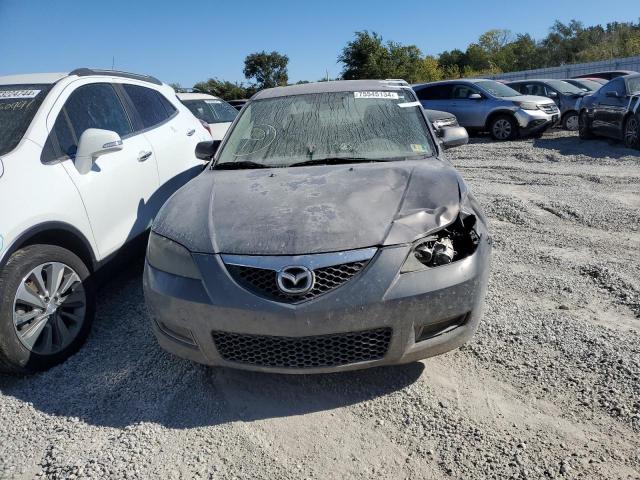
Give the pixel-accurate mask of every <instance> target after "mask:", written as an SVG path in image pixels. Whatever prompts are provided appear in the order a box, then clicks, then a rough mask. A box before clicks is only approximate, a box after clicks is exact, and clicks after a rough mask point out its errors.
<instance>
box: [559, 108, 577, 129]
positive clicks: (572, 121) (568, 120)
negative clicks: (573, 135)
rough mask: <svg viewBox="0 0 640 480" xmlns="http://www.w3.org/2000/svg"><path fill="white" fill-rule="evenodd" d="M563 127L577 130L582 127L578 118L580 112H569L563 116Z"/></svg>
mask: <svg viewBox="0 0 640 480" xmlns="http://www.w3.org/2000/svg"><path fill="white" fill-rule="evenodd" d="M562 128H564V129H565V130H569V131H570V132H575V131H577V130H579V129H580V121H579V119H578V112H569V113H567V114H566V115H565V116H564V117H562Z"/></svg>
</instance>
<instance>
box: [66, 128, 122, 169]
mask: <svg viewBox="0 0 640 480" xmlns="http://www.w3.org/2000/svg"><path fill="white" fill-rule="evenodd" d="M118 150H122V139H121V138H120V135H118V134H117V133H116V132H113V131H111V130H102V129H100V128H88V129H86V130H85V131H84V132H82V135H80V140H78V149H77V150H76V158H75V159H74V164H75V166H76V169H77V170H78V172H80V174H81V175H84V174H86V173H89V172H90V171H91V167H93V162H95V161H96V159H97V158H98V157H99V156H100V155H104V154H105V153H110V152H117V151H118Z"/></svg>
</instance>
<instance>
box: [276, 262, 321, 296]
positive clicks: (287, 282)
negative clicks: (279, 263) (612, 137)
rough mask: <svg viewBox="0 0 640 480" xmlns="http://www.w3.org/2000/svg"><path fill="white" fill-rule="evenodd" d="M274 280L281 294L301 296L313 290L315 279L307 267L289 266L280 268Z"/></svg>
mask: <svg viewBox="0 0 640 480" xmlns="http://www.w3.org/2000/svg"><path fill="white" fill-rule="evenodd" d="M276 280H277V283H278V288H279V289H280V291H281V292H283V293H288V294H290V295H302V294H304V293H307V292H309V291H310V290H311V289H312V288H313V284H314V283H315V281H316V277H315V275H314V274H313V272H312V271H311V270H309V269H308V268H307V267H302V266H291V267H284V268H282V269H281V270H280V271H279V272H278V275H277V277H276Z"/></svg>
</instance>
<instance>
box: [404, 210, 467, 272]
mask: <svg viewBox="0 0 640 480" xmlns="http://www.w3.org/2000/svg"><path fill="white" fill-rule="evenodd" d="M476 221H477V219H476V217H475V215H469V216H467V217H465V218H464V219H462V218H460V217H458V218H457V219H456V221H455V222H453V223H452V224H451V225H449V226H448V227H446V228H444V229H442V230H440V231H438V232H436V233H433V234H431V235H429V236H427V237H424V238H421V239H419V240H416V241H415V242H414V243H413V245H412V247H411V251H410V253H409V255H408V256H407V259H406V260H405V262H404V265H403V266H402V269H401V270H400V273H407V272H415V271H418V270H424V269H425V268H434V267H439V266H440V265H447V264H449V263H452V262H457V261H458V260H462V259H463V258H466V257H468V256H470V255H472V254H473V253H474V252H475V251H476V249H477V248H478V243H479V242H480V237H479V235H478V233H477V232H476V229H475V226H476Z"/></svg>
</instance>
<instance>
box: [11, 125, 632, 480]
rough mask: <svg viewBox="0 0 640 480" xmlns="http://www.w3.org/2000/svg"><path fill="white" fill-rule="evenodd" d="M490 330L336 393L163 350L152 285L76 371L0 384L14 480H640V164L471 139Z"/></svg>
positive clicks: (109, 311) (128, 295)
mask: <svg viewBox="0 0 640 480" xmlns="http://www.w3.org/2000/svg"><path fill="white" fill-rule="evenodd" d="M450 158H451V160H452V161H453V163H454V164H455V165H456V166H457V167H458V168H459V169H460V170H461V172H462V174H463V176H464V177H465V178H466V179H467V181H468V183H469V184H470V185H471V187H472V189H473V191H474V192H475V194H476V196H477V197H478V199H479V200H480V202H481V204H482V205H484V208H485V210H486V212H487V214H488V216H489V217H490V219H491V225H492V230H493V233H494V236H495V249H494V258H493V272H492V278H491V281H490V287H489V293H488V297H487V306H486V313H485V317H484V320H483V322H482V324H481V326H480V329H479V331H478V334H477V335H476V336H475V338H474V340H473V341H472V342H471V343H469V344H468V345H467V346H465V347H463V348H461V349H459V350H456V351H453V352H450V353H448V354H445V355H442V356H440V357H436V358H432V359H429V360H426V361H424V362H421V363H414V364H410V365H405V366H402V367H394V368H384V369H373V370H367V371H361V372H350V373H345V374H334V375H321V376H293V377H289V376H278V375H264V374H254V373H246V372H237V371H232V370H224V369H213V368H206V367H202V366H199V365H195V364H191V363H189V362H187V361H183V360H180V359H177V358H174V357H172V356H170V355H169V354H166V353H164V352H163V351H161V350H160V349H159V348H158V347H157V346H156V343H155V341H154V339H153V338H152V335H151V332H150V331H149V326H148V320H147V315H146V310H145V306H144V302H143V296H142V288H141V278H140V267H139V266H137V267H132V268H130V269H129V270H128V271H125V272H123V273H122V274H120V275H119V276H118V277H117V278H115V279H113V280H111V281H110V282H109V283H108V284H107V285H106V286H105V287H104V288H103V289H102V291H101V292H100V295H99V298H100V300H99V304H98V312H97V318H96V324H95V330H94V332H93V334H92V335H91V337H90V339H89V341H88V343H87V345H86V346H85V347H84V348H83V349H82V350H81V351H80V352H79V353H78V354H76V355H75V356H74V357H73V358H71V359H70V360H69V361H68V362H66V363H65V364H63V365H61V366H59V367H57V368H54V369H52V370H51V371H49V372H46V373H44V374H41V375H37V376H34V377H31V378H24V379H20V378H10V377H1V376H0V477H2V478H25V479H26V478H34V477H45V478H89V477H93V478H107V477H109V478H157V477H168V478H176V479H177V478H225V479H226V478H255V479H259V478H278V479H289V478H290V479H299V478H313V479H316V478H317V479H325V478H337V479H350V478H365V479H371V478H407V479H412V480H413V479H421V478H435V479H439V478H443V479H449V478H461V479H462V478H464V479H479V478H495V479H509V478H514V479H515V478H518V479H520V478H563V479H564V478H566V479H573V478H584V479H608V480H609V479H638V478H640V342H639V340H640V255H639V252H640V193H639V192H640V155H639V152H637V151H632V150H626V149H624V148H623V147H622V146H621V145H619V144H610V143H608V142H605V141H590V142H581V141H580V140H578V139H577V137H575V135H570V134H566V133H560V132H555V133H553V134H550V135H547V136H545V137H544V138H542V139H537V140H523V141H516V142H508V143H501V144H497V143H491V142H489V141H488V140H487V139H484V138H477V139H473V140H472V143H471V144H470V145H467V146H464V147H461V148H458V149H456V150H453V151H451V154H450Z"/></svg>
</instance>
